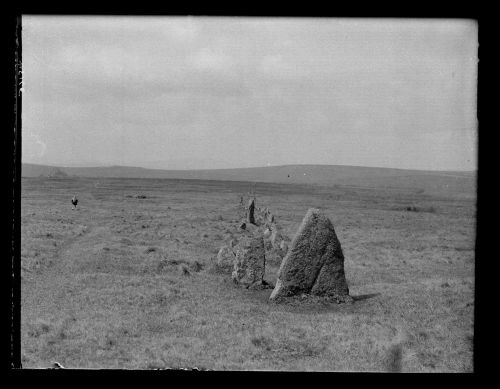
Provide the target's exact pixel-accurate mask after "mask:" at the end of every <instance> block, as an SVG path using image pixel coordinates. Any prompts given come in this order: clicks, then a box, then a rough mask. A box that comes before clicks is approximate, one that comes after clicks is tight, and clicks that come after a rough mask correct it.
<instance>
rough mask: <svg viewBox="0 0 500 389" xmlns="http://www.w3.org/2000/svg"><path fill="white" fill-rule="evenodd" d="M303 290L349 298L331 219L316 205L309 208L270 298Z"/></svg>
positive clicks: (344, 298)
mask: <svg viewBox="0 0 500 389" xmlns="http://www.w3.org/2000/svg"><path fill="white" fill-rule="evenodd" d="M304 293H305V294H313V295H318V296H329V297H335V298H336V299H337V300H338V301H349V300H350V298H349V288H348V287H347V281H346V278H345V274H344V255H343V253H342V248H341V247H340V242H339V240H338V239H337V235H336V234H335V230H334V228H333V224H332V222H331V221H330V219H328V217H326V216H325V215H324V214H323V213H321V211H320V210H319V209H315V208H311V209H309V211H307V214H306V216H305V217H304V220H302V224H301V225H300V227H299V229H298V231H297V233H296V234H295V236H294V238H293V240H292V242H291V245H290V248H289V249H288V253H287V255H286V256H285V258H284V259H283V261H282V263H281V266H280V269H279V273H278V280H277V282H276V287H275V288H274V290H273V292H272V294H271V297H270V298H271V299H272V300H279V299H280V298H282V297H287V296H293V295H297V294H304Z"/></svg>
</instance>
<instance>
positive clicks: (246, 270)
mask: <svg viewBox="0 0 500 389" xmlns="http://www.w3.org/2000/svg"><path fill="white" fill-rule="evenodd" d="M235 248H236V259H235V261H234V268H233V273H232V279H233V281H234V282H235V283H237V284H241V285H243V286H245V287H247V288H248V287H250V286H254V284H255V285H262V284H264V273H265V266H266V255H265V249H264V239H263V238H262V236H259V235H253V236H243V237H242V238H241V240H240V241H239V243H238V245H237V246H236V247H235Z"/></svg>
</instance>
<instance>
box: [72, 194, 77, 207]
mask: <svg viewBox="0 0 500 389" xmlns="http://www.w3.org/2000/svg"><path fill="white" fill-rule="evenodd" d="M71 204H73V209H76V205H77V204H78V199H77V198H76V196H73V198H72V199H71Z"/></svg>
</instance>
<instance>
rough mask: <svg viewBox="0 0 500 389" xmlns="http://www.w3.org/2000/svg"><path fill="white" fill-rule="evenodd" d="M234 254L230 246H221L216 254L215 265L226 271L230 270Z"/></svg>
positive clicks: (232, 265) (234, 257)
mask: <svg viewBox="0 0 500 389" xmlns="http://www.w3.org/2000/svg"><path fill="white" fill-rule="evenodd" d="M235 259H236V256H235V254H234V251H233V250H232V248H231V247H228V246H222V247H221V249H220V250H219V253H218V254H217V266H218V267H219V268H220V269H222V270H226V271H231V270H232V269H233V267H234V261H235Z"/></svg>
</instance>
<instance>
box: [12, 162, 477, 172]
mask: <svg viewBox="0 0 500 389" xmlns="http://www.w3.org/2000/svg"><path fill="white" fill-rule="evenodd" d="M21 164H30V165H37V166H47V167H54V168H67V169H98V168H122V167H124V168H138V169H144V170H158V171H185V172H188V171H212V170H238V169H263V168H277V167H292V166H337V167H355V168H368V169H390V170H410V171H421V172H436V173H438V172H460V173H476V172H477V168H476V169H473V170H460V169H456V170H453V169H446V170H433V169H427V170H426V169H411V168H395V167H386V166H366V165H342V164H335V165H334V164H320V163H317V164H312V163H306V164H300V163H298V164H285V165H265V166H247V167H230V168H208V169H165V168H150V167H143V166H137V165H98V166H84V165H79V166H64V165H52V164H42V163H33V162H22V161H21Z"/></svg>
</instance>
